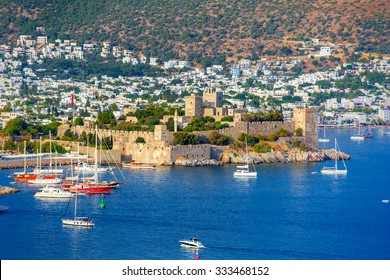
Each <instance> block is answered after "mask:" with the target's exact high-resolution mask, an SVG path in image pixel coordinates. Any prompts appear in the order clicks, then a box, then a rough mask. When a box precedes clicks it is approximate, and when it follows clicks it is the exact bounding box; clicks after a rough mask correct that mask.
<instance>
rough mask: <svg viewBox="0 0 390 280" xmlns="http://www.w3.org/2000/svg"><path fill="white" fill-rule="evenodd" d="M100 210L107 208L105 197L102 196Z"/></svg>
mask: <svg viewBox="0 0 390 280" xmlns="http://www.w3.org/2000/svg"><path fill="white" fill-rule="evenodd" d="M99 206H100V208H106V204H105V203H104V195H103V194H102V200H101V201H100V204H99Z"/></svg>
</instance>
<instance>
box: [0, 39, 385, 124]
mask: <svg viewBox="0 0 390 280" xmlns="http://www.w3.org/2000/svg"><path fill="white" fill-rule="evenodd" d="M313 42H314V43H313ZM313 42H311V44H315V45H316V46H318V47H316V48H308V50H306V51H305V52H306V53H309V55H308V56H309V57H310V56H311V57H312V58H313V57H320V58H321V59H320V61H323V59H322V58H324V59H326V58H327V57H329V56H331V54H332V51H333V49H334V48H336V47H337V46H330V45H329V44H328V43H327V42H320V41H318V40H313ZM94 50H95V51H96V50H98V51H99V54H100V56H101V57H108V56H113V57H115V58H116V59H117V60H119V61H121V62H122V63H130V64H132V65H137V64H149V65H150V66H152V67H155V68H156V69H157V68H159V69H163V70H168V69H175V70H177V71H165V74H164V75H160V76H156V77H149V76H141V77H140V76H131V77H125V76H119V77H110V76H108V75H100V76H94V77H92V78H89V79H88V80H83V81H80V80H76V79H72V78H69V79H60V78H58V77H56V75H47V76H45V75H44V73H45V70H46V69H44V68H39V67H37V65H38V66H39V65H41V64H42V63H43V62H44V60H49V59H56V58H64V59H66V60H78V61H83V60H85V57H86V54H87V53H89V52H92V51H94ZM315 50H318V52H316V53H313V52H312V51H315ZM304 64H305V62H304V61H302V60H299V59H295V60H294V59H291V58H286V59H284V60H283V59H282V60H281V59H280V58H278V59H267V58H262V59H259V60H256V61H254V60H253V61H252V60H251V59H248V58H245V59H244V58H243V59H241V60H240V61H239V63H235V64H231V65H228V66H224V65H211V66H208V67H205V68H203V67H199V66H191V65H190V62H189V61H186V60H169V61H159V58H157V57H145V56H144V55H142V54H140V53H139V54H135V53H133V52H131V51H128V50H125V49H123V48H121V47H119V46H111V44H110V43H109V42H105V43H103V44H102V46H95V45H93V44H82V46H79V45H78V44H77V43H76V42H73V41H71V40H59V39H58V40H56V41H55V43H48V41H47V37H45V36H38V37H37V38H35V39H34V38H32V37H31V36H29V35H23V36H20V37H19V40H18V41H17V44H16V45H15V46H12V45H1V46H0V77H1V79H0V110H1V111H2V112H1V116H0V126H2V127H5V125H6V124H7V122H8V121H9V120H11V119H13V118H15V117H18V116H23V117H24V118H26V119H27V120H28V121H29V122H32V123H42V124H48V123H50V122H52V121H58V122H63V123H65V122H68V121H69V119H71V118H73V117H74V116H81V117H83V119H84V120H85V121H87V122H88V121H90V122H91V123H92V122H94V121H95V120H96V118H97V116H98V114H99V112H102V111H105V110H107V109H108V108H111V110H112V111H113V113H114V115H115V117H116V118H117V119H118V120H126V117H127V118H129V116H128V115H129V114H128V113H129V112H134V111H135V110H137V109H140V108H143V107H144V106H146V105H147V104H150V102H153V103H155V104H160V105H169V106H172V107H174V108H179V109H182V110H185V103H186V98H187V97H189V96H191V95H198V96H203V95H204V93H205V92H207V90H206V89H208V88H210V89H212V91H215V92H217V93H218V94H219V98H220V100H219V101H218V102H219V105H218V106H219V107H221V108H222V107H224V108H225V109H224V110H225V111H226V112H225V111H224V112H222V111H221V112H219V113H216V112H215V110H214V111H213V112H210V111H208V112H206V113H203V112H202V113H200V114H199V116H207V115H211V116H216V115H219V116H220V117H222V116H225V115H229V116H231V117H232V119H234V121H240V120H241V119H240V118H241V116H242V114H235V113H234V110H230V111H229V109H235V112H236V113H237V112H240V113H245V112H258V111H264V112H267V111H281V112H282V113H283V116H284V118H285V119H287V120H288V119H289V118H291V117H292V112H293V109H294V108H295V107H297V106H299V107H312V106H316V107H318V108H319V112H320V118H319V120H318V121H319V123H320V125H334V126H342V125H358V124H369V125H375V124H388V123H389V122H390V95H389V93H390V81H389V74H390V58H389V57H379V58H375V57H372V58H371V59H370V60H368V61H364V62H359V61H358V62H353V63H342V62H340V64H339V65H338V66H336V67H334V68H331V69H328V70H324V71H317V72H314V71H311V72H308V73H304V72H302V73H299V74H296V73H295V74H294V73H293V72H291V69H293V68H294V67H295V68H297V67H303V66H304ZM33 66H34V67H33ZM33 69H34V70H33ZM42 74H43V75H42ZM132 120H133V121H135V122H136V120H134V118H133V119H132ZM184 125H185V124H184Z"/></svg>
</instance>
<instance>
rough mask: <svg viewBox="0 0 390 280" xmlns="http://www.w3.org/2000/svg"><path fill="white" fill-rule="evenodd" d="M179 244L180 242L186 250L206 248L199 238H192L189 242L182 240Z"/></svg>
mask: <svg viewBox="0 0 390 280" xmlns="http://www.w3.org/2000/svg"><path fill="white" fill-rule="evenodd" d="M179 242H180V246H182V247H185V248H195V249H200V248H204V247H205V246H204V245H203V244H202V242H200V240H199V239H198V238H191V239H189V240H180V241H179Z"/></svg>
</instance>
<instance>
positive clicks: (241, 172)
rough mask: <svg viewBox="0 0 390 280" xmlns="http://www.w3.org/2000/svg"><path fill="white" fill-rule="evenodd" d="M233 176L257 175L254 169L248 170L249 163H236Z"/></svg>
mask: <svg viewBox="0 0 390 280" xmlns="http://www.w3.org/2000/svg"><path fill="white" fill-rule="evenodd" d="M233 176H235V177H257V172H256V171H250V170H249V165H247V164H246V165H238V166H237V169H236V171H235V172H234V174H233Z"/></svg>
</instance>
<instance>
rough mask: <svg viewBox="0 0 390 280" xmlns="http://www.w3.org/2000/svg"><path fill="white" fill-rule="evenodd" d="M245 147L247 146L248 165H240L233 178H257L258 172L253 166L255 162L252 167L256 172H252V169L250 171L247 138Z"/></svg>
mask: <svg viewBox="0 0 390 280" xmlns="http://www.w3.org/2000/svg"><path fill="white" fill-rule="evenodd" d="M245 146H246V164H245V165H238V166H237V169H236V171H235V172H234V174H233V176H234V177H243V178H248V177H257V171H256V168H255V165H254V164H253V161H252V165H253V169H254V171H250V169H249V154H248V143H247V139H246V138H245Z"/></svg>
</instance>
